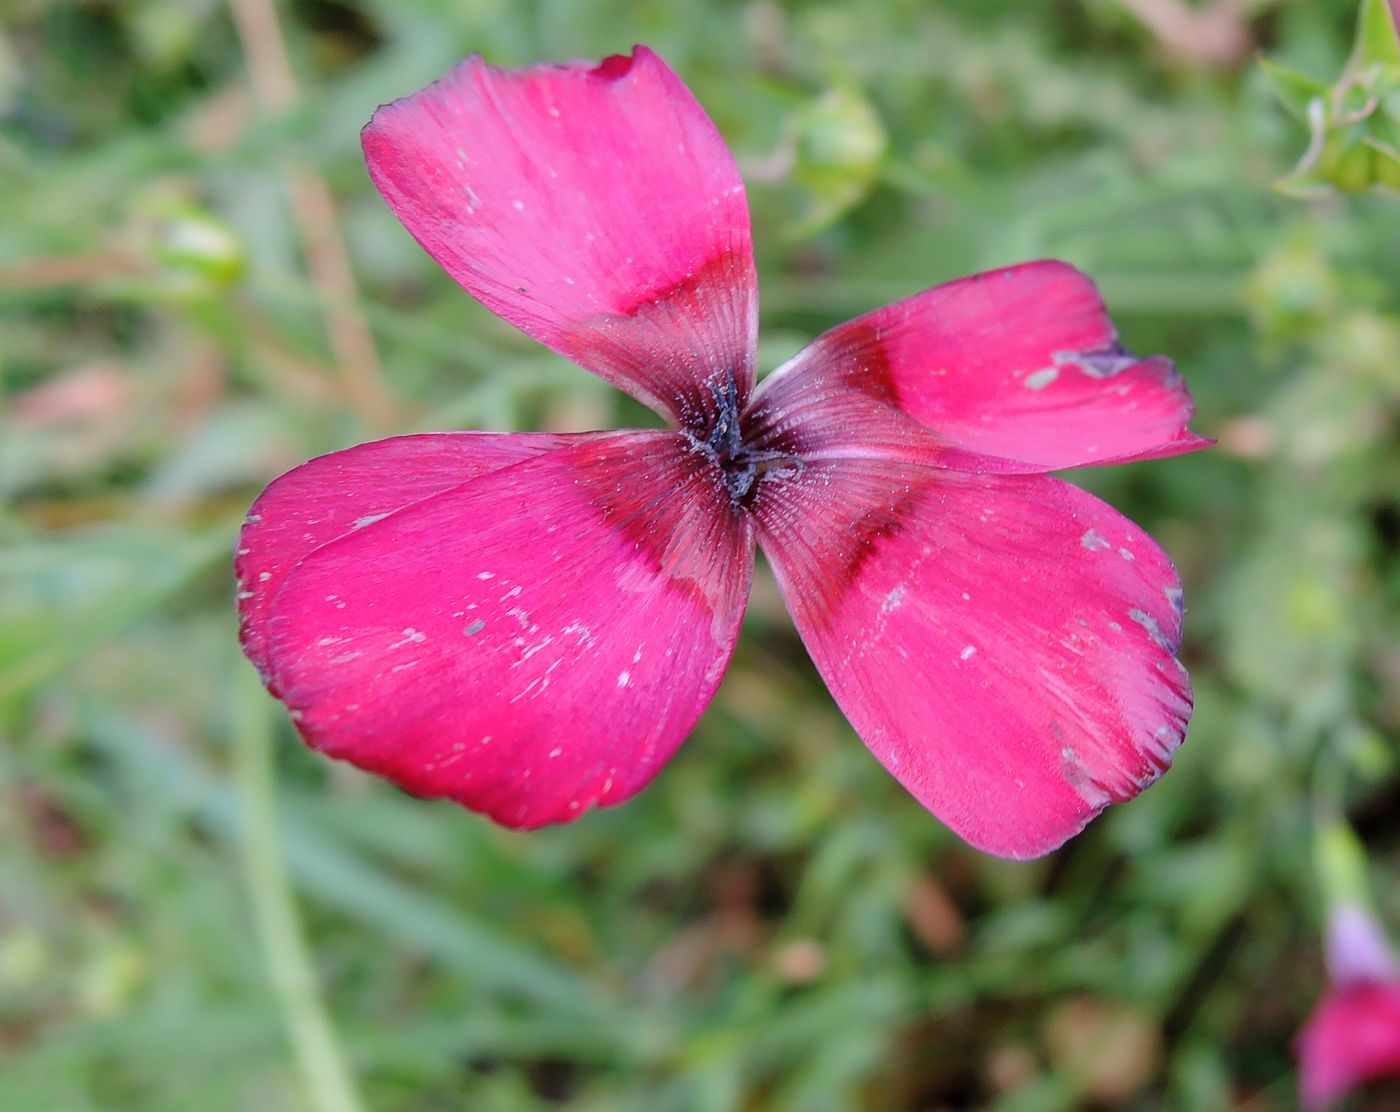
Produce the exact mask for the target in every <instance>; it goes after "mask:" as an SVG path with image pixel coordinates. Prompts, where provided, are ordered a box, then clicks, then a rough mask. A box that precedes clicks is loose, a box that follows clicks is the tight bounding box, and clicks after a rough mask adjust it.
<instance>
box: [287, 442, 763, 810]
mask: <svg viewBox="0 0 1400 1112" xmlns="http://www.w3.org/2000/svg"><path fill="white" fill-rule="evenodd" d="M752 569H753V540H752V529H751V526H750V525H749V522H748V519H746V518H741V517H738V516H736V515H735V514H734V513H733V512H732V511H731V507H730V504H729V499H728V495H727V493H726V491H725V488H724V483H723V479H722V476H721V475H720V472H719V471H718V469H716V468H715V467H714V465H713V463H712V462H711V461H710V460H709V459H708V458H707V457H705V456H703V455H701V454H699V453H698V452H697V451H696V450H695V449H694V447H693V445H692V444H691V443H690V442H689V441H688V440H686V439H685V438H684V437H682V436H680V435H678V434H676V433H670V432H631V433H614V434H595V435H593V436H590V437H588V438H587V439H586V440H584V441H582V442H580V443H577V444H575V445H573V446H571V447H567V448H563V449H560V450H558V451H555V452H551V453H548V454H545V455H541V456H538V457H536V458H534V459H531V460H527V461H526V462H523V463H520V464H518V465H516V466H514V467H509V468H505V469H503V470H500V471H497V472H494V473H492V474H489V475H485V476H483V477H481V478H479V479H475V480H472V481H471V482H468V483H466V484H464V485H462V486H459V487H457V488H455V489H453V490H450V491H447V492H446V493H443V494H439V495H437V496H435V497H432V498H429V499H427V500H426V501H423V502H419V503H417V504H416V505H414V506H411V507H409V508H407V509H404V510H401V511H399V512H398V513H395V514H392V515H390V516H389V517H386V518H384V519H383V520H382V521H379V522H376V523H374V524H372V525H368V526H366V527H365V528H363V529H361V530H357V531H355V532H353V533H350V534H348V535H346V536H344V537H342V538H340V539H339V540H336V541H333V542H331V543H330V544H327V545H323V546H322V547H321V548H319V549H317V550H316V551H315V553H313V554H312V555H311V556H309V557H307V558H306V559H305V560H303V561H302V564H301V566H300V567H299V568H298V569H297V570H296V571H295V572H294V573H293V574H291V575H290V576H288V578H287V580H286V582H285V584H284V585H283V587H282V589H281V590H280V591H279V592H278V593H277V595H276V597H275V598H274V600H273V603H272V609H271V616H270V619H269V621H268V646H269V658H270V661H271V666H272V676H273V680H274V682H275V683H276V685H277V687H278V689H279V691H280V692H281V697H282V698H283V700H284V701H285V702H286V703H287V705H288V706H289V707H291V708H292V712H293V717H294V718H295V720H296V722H297V726H298V728H299V729H300V731H301V733H302V736H303V737H304V738H305V739H306V741H307V742H308V743H309V744H310V745H312V746H313V747H315V748H317V749H320V750H322V751H323V752H325V753H328V754H330V755H331V756H334V757H339V758H342V759H344V760H348V761H351V762H353V763H354V764H356V765H359V766H360V767H361V768H365V769H368V770H369V771H372V772H375V773H378V774H379V775H381V776H384V777H386V778H387V779H389V780H392V781H393V782H394V783H396V784H399V785H401V786H402V787H404V788H407V789H408V790H410V791H413V792H416V793H418V794H420V795H426V796H446V797H449V798H452V799H455V800H457V801H458V802H460V803H462V804H464V805H465V806H467V807H470V808H471V809H472V810H476V811H482V812H485V813H486V814H489V815H491V816H492V817H493V818H495V819H497V820H498V821H500V822H502V823H505V824H507V825H510V826H517V827H532V826H539V825H541V824H543V823H548V822H564V821H568V820H570V819H573V818H576V817H578V815H579V814H580V813H581V812H582V811H583V810H584V809H585V808H587V807H588V806H590V805H592V804H594V803H598V804H611V803H618V802H621V801H622V800H624V799H626V798H627V797H628V796H630V795H632V794H633V793H635V792H637V791H638V790H640V789H641V788H642V787H643V786H644V785H645V784H646V783H647V782H648V781H649V780H650V779H651V778H652V777H653V776H654V775H655V774H656V772H657V770H658V769H659V768H660V767H661V765H663V764H664V763H665V762H666V761H667V759H669V758H670V756H671V754H672V753H673V752H674V751H675V749H676V747H677V746H678V745H680V743H681V741H682V740H683V739H684V737H685V736H686V734H687V733H688V732H689V730H690V728H691V727H692V726H693V725H694V723H695V721H696V719H697V718H698V717H699V716H700V713H701V711H702V710H703V709H704V707H705V705H706V704H707V703H708V702H709V700H710V697H711V695H712V694H713V693H714V690H715V688H716V686H718V684H719V681H720V678H721V676H722V675H723V673H724V669H725V667H726V665H727V663H728V661H729V657H730V654H731V653H732V651H733V648H734V642H735V639H736V638H737V636H738V632H739V620H740V616H741V614H742V611H743V606H744V601H745V598H746V597H747V592H748V586H749V581H750V577H751V574H752Z"/></svg>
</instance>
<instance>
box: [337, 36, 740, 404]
mask: <svg viewBox="0 0 1400 1112" xmlns="http://www.w3.org/2000/svg"><path fill="white" fill-rule="evenodd" d="M363 140H364V148H365V158H366V161H367V162H368V165H369V172H370V176H371V177H372V178H373V179H374V183H375V185H376V186H377V187H378V188H379V191H380V192H381V193H382V194H383V195H384V198H385V200H386V201H388V203H389V206H390V207H391V208H392V209H393V210H394V212H395V214H397V216H398V217H399V219H400V220H402V221H403V224H404V226H405V227H406V228H407V229H408V230H409V231H410V232H411V233H412V234H413V236H414V238H415V239H417V240H418V242H419V243H420V244H422V245H423V248H424V249H425V250H426V251H427V252H428V254H430V255H431V256H432V257H433V258H434V259H436V260H437V261H438V262H439V263H440V264H441V265H442V267H443V268H444V269H445V270H446V271H447V272H448V273H449V274H450V275H452V277H453V278H455V279H456V280H457V281H458V282H459V283H461V285H462V286H463V287H465V288H466V289H467V291H468V292H470V293H471V294H472V296H473V297H476V298H478V299H479V300H480V301H481V302H482V303H483V304H485V305H486V306H487V307H488V308H490V309H491V310H492V311H493V312H495V313H498V314H499V315H500V316H502V317H504V318H505V319H506V320H508V321H510V322H511V323H512V324H514V325H516V326H517V327H519V328H521V329H523V330H524V331H525V332H527V333H529V334H530V335H531V336H533V337H535V339H537V340H539V341H540V342H542V343H544V344H547V345H549V346H550V347H552V348H554V349H555V350H556V351H559V352H562V353H563V354H564V355H567V356H568V357H569V358H571V359H574V360H575V361H577V362H578V363H580V364H582V365H583V366H585V367H587V368H588V369H589V370H591V371H593V372H595V373H596V374H599V375H601V376H602V377H603V378H606V379H608V380H609V381H610V382H613V383H615V384H617V385H618V386H619V387H621V388H622V389H623V390H626V391H627V392H628V393H630V394H632V395H633V396H634V397H636V398H638V399H640V400H641V401H643V402H645V403H646V404H647V405H650V406H651V407H652V408H653V409H655V410H657V412H659V413H662V414H664V415H666V416H669V417H670V418H671V419H672V420H673V421H675V422H676V423H677V424H682V425H686V424H690V423H691V422H692V421H693V419H694V415H695V414H696V413H700V412H706V411H708V409H709V407H710V406H711V405H712V404H713V395H714V392H715V391H716V390H723V389H729V388H731V387H730V386H729V383H730V381H731V376H732V382H733V385H732V389H733V390H735V391H736V392H737V396H738V400H739V403H740V404H741V405H742V404H743V402H744V400H745V399H746V398H747V396H748V393H749V390H750V389H751V387H752V386H753V356H754V347H755V343H756V329H757V292H756V289H757V287H756V280H755V276H754V267H753V250H752V246H751V243H750V233H749V214H748V203H747V201H746V199H745V196H744V187H743V183H742V182H741V180H740V178H739V173H738V171H737V170H736V169H735V166H734V160H733V158H732V157H731V155H730V154H729V151H728V149H727V148H726V147H725V145H724V140H723V139H722V138H721V137H720V134H719V132H718V131H717V130H716V129H715V126H714V124H713V123H712V122H711V121H710V119H709V117H707V116H706V115H705V112H704V109H702V108H701V107H700V105H699V104H698V103H696V101H695V98H694V97H693V96H691V94H690V91H689V90H688V89H686V87H685V85H684V84H682V83H681V81H680V79H679V78H678V77H677V76H676V75H675V74H674V73H673V72H672V71H671V70H670V69H669V68H668V67H667V65H666V63H665V62H663V61H662V60H661V59H660V58H659V57H657V56H656V55H655V54H654V53H652V52H651V51H650V50H647V49H646V48H645V47H640V46H639V47H637V48H636V50H635V53H634V54H633V56H631V57H620V56H619V57H612V58H609V59H607V60H606V61H604V62H603V63H602V64H601V65H598V66H593V65H591V64H589V63H586V62H572V63H569V64H566V65H538V66H530V67H528V68H525V69H519V70H509V69H501V68H498V67H495V66H489V65H487V64H486V63H484V62H483V61H481V59H480V58H475V57H473V58H469V59H468V60H466V61H465V62H462V63H461V64H460V65H458V66H457V67H456V68H455V69H454V70H452V72H450V73H449V74H448V75H447V76H446V77H444V78H442V79H441V80H440V81H437V82H435V83H433V84H432V85H430V86H428V88H426V89H424V90H423V91H422V92H419V93H416V94H415V95H413V96H411V97H408V98H406V99H404V100H399V101H395V102H394V103H393V104H390V105H386V106H385V107H383V108H381V109H380V110H379V111H378V112H376V113H375V116H374V119H373V120H371V121H370V123H369V125H368V126H367V127H366V128H365V130H364V135H363Z"/></svg>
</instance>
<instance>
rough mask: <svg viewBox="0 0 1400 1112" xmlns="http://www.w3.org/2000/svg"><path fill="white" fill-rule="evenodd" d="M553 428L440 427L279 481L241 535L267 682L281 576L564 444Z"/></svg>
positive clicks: (250, 639) (242, 592) (244, 617)
mask: <svg viewBox="0 0 1400 1112" xmlns="http://www.w3.org/2000/svg"><path fill="white" fill-rule="evenodd" d="M573 439H576V438H571V437H567V436H552V435H550V434H548V433H493V432H434V433H420V434H417V435H414V436H395V437H390V438H389V439H387V440H376V441H374V442H373V443H370V444H360V445H357V446H356V447H354V448H346V449H345V450H344V451H340V452H331V453H330V454H329V455H324V456H318V457H317V458H316V459H313V460H311V461H310V462H308V463H304V464H302V465H301V466H300V467H296V468H293V469H292V470H291V471H288V472H287V473H286V474H285V475H283V476H282V477H281V478H279V479H276V480H274V481H273V482H272V483H271V484H270V485H269V486H268V488H267V489H266V490H264V491H263V492H262V494H260V495H258V500H257V501H256V502H254V503H253V505H252V508H251V509H250V510H249V511H248V516H247V519H246V520H245V522H244V525H243V531H242V533H241V534H240V535H239V538H238V556H237V558H236V559H235V560H234V573H235V574H236V575H237V577H238V616H239V633H240V637H241V639H242V641H243V651H244V652H246V653H247V654H248V658H249V659H250V660H252V662H253V664H254V666H255V667H256V668H257V669H258V672H259V674H261V675H262V677H263V680H264V682H266V681H267V680H268V678H269V675H270V670H269V667H268V662H267V616H268V609H269V607H270V605H271V602H272V597H273V595H274V594H275V593H276V592H277V590H278V588H280V587H281V586H282V581H283V580H284V579H286V577H287V576H288V574H290V573H291V571H292V570H293V569H294V568H296V566H297V565H298V564H299V563H301V561H302V560H303V559H304V558H305V557H306V556H308V555H309V554H310V553H311V552H313V551H315V550H316V549H317V548H319V547H320V546H321V545H323V544H325V543H327V542H328V541H333V540H335V539H336V538H337V537H340V536H343V535H344V534H346V533H349V532H351V531H352V530H355V529H358V528H362V527H363V526H365V525H368V524H369V523H371V522H373V521H376V520H378V519H379V518H381V517H383V516H385V515H386V514H389V513H392V512H393V511H395V510H400V509H402V508H403V507H405V506H410V505H412V504H413V503H415V502H421V501H422V500H423V499H424V498H431V497H432V496H433V495H435V494H441V493H442V492H443V491H445V490H450V489H452V488H453V487H455V486H460V485H461V484H462V483H464V482H466V481H467V480H468V479H474V478H476V477H477V476H478V475H485V474H487V473H488V472H491V471H495V470H497V469H499V468H501V467H506V466H509V465H510V464H512V463H519V462H520V461H521V460H523V459H528V458H530V457H531V456H535V455H538V454H539V453H541V452H545V451H549V450H551V449H554V448H559V447H562V446H564V445H566V444H569V443H571V442H572V440H573Z"/></svg>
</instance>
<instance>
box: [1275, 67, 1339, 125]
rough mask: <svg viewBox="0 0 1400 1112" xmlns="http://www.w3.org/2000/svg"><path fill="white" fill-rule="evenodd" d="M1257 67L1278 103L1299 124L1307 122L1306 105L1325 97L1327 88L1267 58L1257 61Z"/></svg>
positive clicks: (1315, 80)
mask: <svg viewBox="0 0 1400 1112" xmlns="http://www.w3.org/2000/svg"><path fill="white" fill-rule="evenodd" d="M1259 66H1260V68H1261V69H1263V71H1264V74H1265V76H1266V77H1268V79H1269V88H1271V89H1272V90H1273V93H1274V96H1276V97H1278V99H1279V103H1280V104H1282V105H1283V106H1284V108H1286V109H1288V112H1289V114H1290V115H1291V116H1293V118H1294V119H1296V120H1298V121H1299V122H1300V123H1304V124H1306V123H1307V122H1308V105H1309V104H1310V103H1312V102H1313V101H1314V100H1316V99H1318V98H1319V97H1325V96H1327V92H1328V89H1327V86H1326V85H1325V84H1323V83H1322V82H1321V81H1318V80H1317V79H1316V78H1312V77H1309V76H1308V75H1307V74H1305V73H1299V72H1298V71H1297V70H1293V69H1289V68H1288V67H1287V66H1281V65H1279V64H1278V63H1277V62H1271V61H1269V59H1267V58H1260V59H1259Z"/></svg>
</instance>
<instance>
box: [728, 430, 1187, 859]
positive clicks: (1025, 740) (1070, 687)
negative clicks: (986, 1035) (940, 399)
mask: <svg viewBox="0 0 1400 1112" xmlns="http://www.w3.org/2000/svg"><path fill="white" fill-rule="evenodd" d="M755 512H756V514H757V517H758V521H759V529H760V533H759V538H760V543H761V544H762V545H763V547H764V550H765V551H766V552H767V553H768V555H769V558H770V559H771V561H772V563H773V566H774V569H775V571H776V573H777V576H778V581H779V583H780V585H781V587H782V590H783V595H784V597H785V599H786V600H787V604H788V609H789V610H791V612H792V614H793V617H794V619H795V620H796V622H797V627H798V629H799V631H800V632H801V634H802V638H803V640H804V642H805V643H806V645H807V648H808V651H809V652H810V653H811V654H812V658H813V660H814V661H815V662H816V664H817V668H818V669H819V670H820V672H821V674H822V675H823V677H824V678H825V679H826V682H827V686H828V687H829V688H830V689H831V692H832V694H833V695H834V696H835V698H836V701H837V703H838V704H839V705H840V706H841V709H842V710H843V711H844V712H845V713H846V716H847V717H848V718H849V719H850V720H851V722H852V724H853V725H854V726H855V728H856V731H857V732H858V733H859V734H860V736H861V737H862V738H863V739H864V740H865V742H866V744H867V745H868V746H869V747H870V749H871V751H872V752H873V753H874V754H875V755H876V757H878V758H879V759H880V761H881V762H882V763H883V764H884V765H885V767H886V768H888V769H889V770H890V771H891V772H892V773H893V774H894V776H895V777H896V778H897V779H898V780H899V781H900V783H901V784H903V785H904V786H905V787H906V788H908V789H909V791H910V792H912V793H913V794H914V796H915V797H916V798H917V799H918V800H919V801H920V802H921V803H922V804H923V805H924V806H925V807H927V808H928V809H929V810H930V811H932V812H933V813H934V814H935V815H937V816H938V818H940V819H941V820H942V821H943V822H945V823H946V824H947V825H948V826H950V827H952V829H953V830H954V831H956V832H957V833H958V834H959V835H961V836H962V837H963V838H964V839H966V840H967V841H968V842H969V843H971V844H972V845H974V846H976V847H978V848H979V849H983V850H986V851H988V852H990V853H996V854H1000V855H1002V856H1006V857H1018V858H1025V857H1034V856H1037V855H1039V854H1043V853H1046V852H1048V851H1050V850H1052V849H1054V848H1055V847H1056V846H1058V845H1060V844H1061V843H1062V842H1064V841H1065V840H1066V839H1067V838H1069V837H1070V836H1072V835H1073V834H1075V833H1077V832H1078V831H1079V830H1081V829H1082V828H1083V827H1084V825H1085V824H1086V823H1087V822H1088V821H1089V820H1090V819H1091V818H1093V817H1094V816H1095V815H1096V814H1098V813H1099V812H1100V811H1101V810H1103V808H1104V807H1105V806H1107V805H1108V804H1109V803H1113V802H1117V801H1120V800H1125V799H1130V798H1132V797H1133V796H1135V795H1136V794H1137V793H1138V792H1139V791H1141V790H1142V789H1143V788H1144V787H1146V786H1147V785H1148V784H1150V783H1151V782H1152V781H1153V780H1155V779H1156V778H1157V777H1158V776H1159V775H1161V773H1162V772H1163V771H1164V770H1165V769H1166V768H1167V767H1168V765H1169V764H1170V762H1171V757H1172V753H1173V751H1174V750H1175V749H1176V747H1177V746H1178V745H1179V744H1180V742H1181V740H1182V737H1183V735H1184V733H1185V729H1186V721H1187V718H1188V717H1189V715H1190V710H1191V692H1190V685H1189V682H1188V680H1187V677H1186V673H1185V670H1184V669H1183V668H1182V667H1181V665H1180V664H1179V663H1178V662H1177V660H1176V658H1175V651H1176V647H1177V644H1178V641H1179V639H1180V636H1181V590H1180V583H1179V581H1178V579H1177V575H1176V572H1175V570H1174V569H1173V567H1172V565H1171V563H1170V562H1169V561H1168V559H1167V558H1166V556H1165V555H1164V554H1163V553H1162V551H1161V550H1160V549H1159V548H1158V547H1157V546H1156V545H1155V544H1154V543H1153V542H1152V540H1151V539H1150V538H1149V537H1148V536H1147V535H1146V534H1145V533H1143V532H1142V531H1141V530H1140V529H1138V528H1137V526H1135V525H1133V524H1132V523H1131V522H1130V521H1128V520H1127V519H1126V518H1124V517H1122V516H1120V515H1119V514H1118V513H1116V512H1115V511H1114V510H1112V509H1111V508H1110V507H1108V506H1106V505H1104V504H1103V503H1102V502H1100V501H1098V500H1097V499H1095V498H1093V497H1091V496H1090V495H1087V494H1085V493H1084V492H1083V491H1080V490H1077V489H1075V488H1074V487H1071V486H1068V485H1066V484H1064V483H1061V482H1059V481H1058V480H1055V479H1051V478H1049V477H1047V476H1043V475H1034V476H1013V475H973V474H965V473H962V472H957V471H940V470H937V469H935V468H931V467H927V466H919V465H914V464H906V463H901V462H900V461H897V460H892V459H860V458H857V457H848V458H844V459H834V458H833V459H828V460H821V461H817V462H814V463H810V464H809V465H808V466H807V467H806V468H805V469H804V470H802V471H801V473H800V474H798V475H797V476H796V477H795V478H792V479H789V480H788V481H786V482H784V483H782V484H770V485H768V486H765V487H764V488H763V489H762V490H761V491H760V493H759V496H758V499H757V501H756V503H755Z"/></svg>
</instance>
